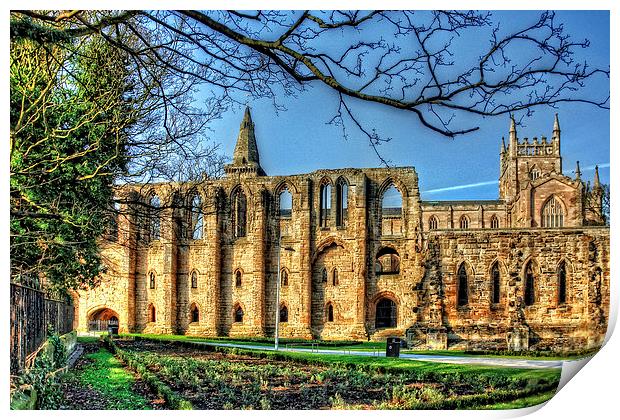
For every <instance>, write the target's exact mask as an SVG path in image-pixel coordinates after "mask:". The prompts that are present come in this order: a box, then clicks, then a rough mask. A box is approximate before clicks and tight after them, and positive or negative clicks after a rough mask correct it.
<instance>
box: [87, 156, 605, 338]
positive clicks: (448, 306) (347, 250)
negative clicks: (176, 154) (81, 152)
mask: <svg viewBox="0 0 620 420" xmlns="http://www.w3.org/2000/svg"><path fill="white" fill-rule="evenodd" d="M339 181H343V182H345V183H346V185H347V187H348V189H347V192H348V193H347V205H346V217H345V218H344V220H343V223H341V224H340V225H337V223H336V203H337V197H336V188H335V185H336V184H337V183H338V182H339ZM324 183H331V185H332V197H331V203H332V207H331V211H330V213H329V218H328V220H327V223H326V226H323V225H322V224H321V223H320V214H321V209H320V200H319V199H318V197H319V195H320V186H321V185H322V184H324ZM391 185H394V186H395V187H396V188H397V189H398V190H399V192H400V193H401V195H402V209H401V212H400V214H398V213H397V212H396V213H395V212H394V209H391V212H390V213H389V214H387V213H386V214H383V213H384V211H383V209H382V205H381V199H382V197H383V194H384V193H385V191H386V190H387V189H388V188H389V187H390V186H391ZM563 185H566V188H564V187H563ZM534 186H535V188H534V189H533V190H532V191H533V192H532V194H533V197H534V199H535V201H534V202H535V203H542V202H543V201H544V200H546V198H545V197H547V196H548V195H549V194H551V193H553V194H557V195H558V196H559V197H561V198H562V200H566V206H567V207H568V208H569V212H568V213H567V218H568V219H567V220H569V221H570V220H576V219H575V218H576V217H577V212H576V211H573V210H572V207H571V206H575V205H576V204H575V203H576V201H578V200H580V197H579V196H578V195H575V194H577V193H576V192H575V191H576V189H575V188H573V187H574V185H572V184H570V183H569V184H565V183H562V182H561V180H559V179H557V180H556V179H555V178H552V179H551V181H546V183H543V182H542V181H540V182H539V183H538V184H536V183H534ZM184 188H186V189H187V190H188V191H189V190H190V189H191V188H196V191H197V192H198V193H199V194H200V197H201V202H202V210H203V223H204V230H203V235H202V238H199V239H191V237H189V238H188V237H187V236H183V235H181V234H179V229H180V228H179V220H187V218H188V213H187V209H185V208H170V207H165V206H164V207H165V208H163V209H162V212H161V221H162V223H161V237H160V238H159V239H157V240H150V241H146V240H144V232H142V233H141V238H142V239H139V238H138V232H137V229H133V231H132V230H129V232H130V234H129V237H126V238H124V239H123V240H119V242H118V243H116V244H115V243H112V244H109V245H108V246H107V247H104V251H103V253H104V257H105V258H106V259H107V260H108V261H109V264H110V271H109V272H108V274H105V275H104V276H103V282H102V285H101V286H100V287H98V288H95V289H94V290H92V291H90V292H88V293H85V294H83V295H82V296H81V298H80V306H79V312H80V316H79V317H80V328H81V329H85V328H86V326H87V320H88V316H89V314H91V313H92V312H93V311H94V310H97V309H98V308H110V309H112V310H114V311H115V312H117V313H118V314H119V320H120V327H121V331H138V332H155V333H181V334H188V335H204V336H216V335H228V336H264V335H268V336H270V335H273V333H274V330H275V313H276V310H278V309H280V308H281V307H283V306H286V308H287V310H288V320H287V321H286V322H282V323H281V324H280V325H279V327H280V331H279V333H280V335H281V336H283V337H304V338H312V337H314V338H324V339H351V338H355V339H365V338H367V337H369V338H373V339H382V338H383V337H385V336H390V335H396V336H407V337H409V338H410V339H412V341H415V344H416V345H420V346H421V347H433V348H446V347H448V346H450V347H456V348H459V347H460V348H480V347H487V348H488V347H494V348H518V349H523V348H533V349H538V348H540V349H542V348H553V349H578V348H582V347H583V346H588V347H593V346H597V345H599V344H600V343H601V340H602V337H603V336H604V333H605V329H606V322H607V317H608V304H609V230H608V229H606V228H564V229H535V228H528V229H506V228H505V226H506V225H508V223H509V222H508V220H506V219H507V218H506V216H505V215H506V207H505V204H504V203H501V202H496V203H495V202H490V203H486V204H484V203H482V204H481V203H473V202H463V203H453V204H449V205H446V204H438V205H435V204H429V203H421V202H420V197H419V190H418V179H417V174H416V173H415V170H414V169H413V168H390V169H343V170H321V171H317V172H313V173H311V174H304V175H294V176H280V177H266V176H254V175H252V176H249V175H247V174H245V173H243V172H239V173H236V172H231V173H230V174H229V176H228V177H226V178H224V179H222V180H218V181H210V182H205V183H202V184H199V185H197V186H196V185H194V186H187V187H184ZM239 189H240V190H241V191H243V193H244V194H245V197H246V199H247V221H246V232H245V235H244V236H242V237H237V236H236V235H235V232H234V229H233V227H234V226H233V211H232V210H233V207H234V206H233V195H234V192H235V191H237V190H239ZM284 189H287V190H288V191H289V192H290V193H291V194H292V209H291V210H290V212H289V213H287V214H284V215H281V214H280V210H279V194H280V193H281V192H282V191H283V190H284ZM153 190H154V191H155V192H157V193H158V194H160V196H161V198H162V202H164V203H169V202H170V200H171V199H172V198H171V196H172V193H171V191H172V190H173V188H172V186H170V185H162V186H154V187H153ZM571 194H572V195H571ZM143 196H144V197H146V196H147V194H146V193H145V194H143ZM172 207H174V206H172ZM533 211H534V212H538V213H540V209H539V208H538V209H537V208H536V205H535V206H534V210H533ZM463 214H466V215H468V216H469V217H470V219H469V220H470V225H469V228H468V229H467V230H461V229H458V227H459V226H458V220H459V218H460V216H461V215H463ZM432 215H436V216H437V217H438V218H439V220H440V224H439V226H438V229H437V230H434V231H429V230H428V228H427V225H428V219H429V217H431V216H432ZM493 215H495V216H497V217H498V218H500V228H499V229H491V228H490V220H491V217H492V216H493ZM387 219H389V226H390V228H389V229H387V228H386V226H387V225H386V223H387V222H386V220H387ZM134 224H137V223H134ZM394 226H397V228H396V229H395V228H394ZM450 227H453V228H454V229H450ZM143 230H144V227H143ZM280 235H282V242H281V248H280V249H279V251H278V241H279V238H280ZM386 249H389V250H390V252H394V255H397V256H398V261H399V268H398V270H397V271H396V272H389V273H384V272H380V271H377V270H376V265H377V260H378V259H379V258H384V257H380V256H381V255H386V254H385V252H384V250H386ZM278 252H279V253H280V268H283V269H285V270H286V272H287V274H288V284H287V285H283V286H282V287H281V289H280V299H279V301H278V300H277V299H276V286H277V279H278ZM390 255H392V254H390ZM390 258H391V257H390ZM384 259H385V258H384ZM561 259H564V260H565V261H566V266H567V267H568V284H569V289H568V293H567V302H566V303H565V304H562V305H559V304H558V303H557V267H558V263H559V261H560V260H561ZM530 260H532V261H535V268H536V272H535V273H536V274H535V275H536V282H535V284H536V291H535V296H536V300H535V303H534V304H533V305H531V306H529V307H525V306H524V304H523V294H524V290H523V288H524V286H523V283H524V280H523V279H524V267H525V266H526V264H527V263H528V262H529V261H530ZM494 262H497V263H498V264H499V267H500V272H501V289H500V290H501V293H500V295H501V298H500V303H499V304H492V303H491V300H490V299H491V288H490V267H491V266H492V264H493V263H494ZM461 263H464V264H465V267H466V270H467V274H468V296H469V301H468V303H467V305H461V306H459V305H457V301H456V298H457V292H458V286H457V271H458V267H459V265H460V264H461ZM323 268H326V270H327V278H326V281H323V274H322V273H323ZM334 269H335V270H336V272H337V282H334V280H333V278H334ZM597 270H600V272H599V271H597ZM237 271H239V272H240V273H241V284H240V285H237V284H236V279H235V273H236V272H237ZM150 273H154V274H155V287H154V288H151V287H150V281H149V275H150ZM192 273H196V276H197V284H196V287H192V284H191V276H192ZM334 283H335V284H334ZM381 299H390V300H391V301H393V302H394V303H395V304H396V322H395V324H396V325H395V326H394V327H390V328H378V326H377V325H376V322H377V319H376V310H377V304H378V302H379V301H380V300H381ZM554 299H555V300H554ZM328 304H331V305H332V307H333V321H330V320H328V314H327V309H326V308H327V305H328ZM150 305H153V306H154V307H155V308H156V319H155V321H154V322H150V316H151V315H150V312H149V307H150ZM237 306H239V307H241V308H242V310H243V320H242V321H241V322H236V321H235V318H234V311H235V308H236V307H237ZM194 307H196V308H198V313H199V316H198V320H197V321H194V320H192V308H194ZM511 343H512V344H511Z"/></svg>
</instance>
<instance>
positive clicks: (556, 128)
mask: <svg viewBox="0 0 620 420" xmlns="http://www.w3.org/2000/svg"><path fill="white" fill-rule="evenodd" d="M551 143H552V144H553V152H554V153H555V155H556V156H560V153H561V152H560V120H559V119H558V114H557V113H556V114H555V119H554V120H553V137H552V139H551Z"/></svg>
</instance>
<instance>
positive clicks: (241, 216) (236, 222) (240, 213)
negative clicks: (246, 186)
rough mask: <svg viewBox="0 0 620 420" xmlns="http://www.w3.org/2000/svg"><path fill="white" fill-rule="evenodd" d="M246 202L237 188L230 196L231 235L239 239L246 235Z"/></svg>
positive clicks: (243, 195)
mask: <svg viewBox="0 0 620 420" xmlns="http://www.w3.org/2000/svg"><path fill="white" fill-rule="evenodd" d="M247 210H248V202H247V199H246V197H245V194H244V193H243V191H242V190H241V188H237V189H236V190H235V192H234V193H233V196H232V227H233V235H234V236H235V237H236V238H241V237H244V236H245V235H246V224H247Z"/></svg>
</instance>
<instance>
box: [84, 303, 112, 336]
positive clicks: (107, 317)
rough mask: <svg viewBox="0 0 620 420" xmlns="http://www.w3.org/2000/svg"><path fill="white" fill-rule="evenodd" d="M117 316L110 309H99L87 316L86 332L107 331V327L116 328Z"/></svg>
mask: <svg viewBox="0 0 620 420" xmlns="http://www.w3.org/2000/svg"><path fill="white" fill-rule="evenodd" d="M118 319H119V316H118V314H117V313H116V312H115V311H113V310H112V309H110V308H105V307H104V308H99V309H96V310H94V311H92V312H91V313H90V315H89V316H88V331H107V330H108V326H113V327H118Z"/></svg>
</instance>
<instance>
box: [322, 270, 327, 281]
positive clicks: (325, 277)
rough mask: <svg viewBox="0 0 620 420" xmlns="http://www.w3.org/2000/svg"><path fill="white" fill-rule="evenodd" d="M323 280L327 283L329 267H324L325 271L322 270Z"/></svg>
mask: <svg viewBox="0 0 620 420" xmlns="http://www.w3.org/2000/svg"><path fill="white" fill-rule="evenodd" d="M321 282H323V283H327V268H325V267H323V271H321Z"/></svg>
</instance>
